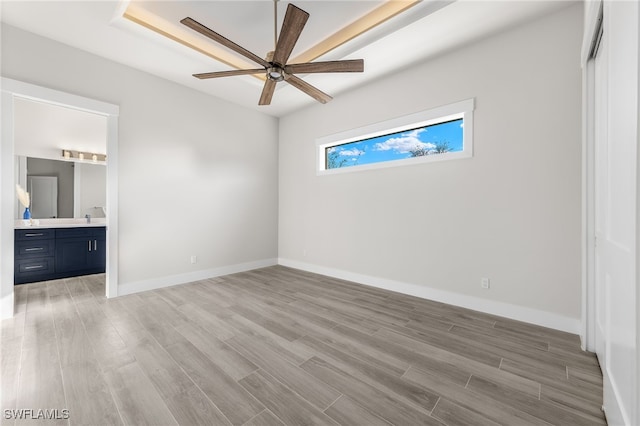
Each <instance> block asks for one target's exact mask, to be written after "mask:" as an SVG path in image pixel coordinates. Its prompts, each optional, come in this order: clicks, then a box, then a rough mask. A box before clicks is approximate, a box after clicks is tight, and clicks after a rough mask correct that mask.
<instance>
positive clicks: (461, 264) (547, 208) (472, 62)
mask: <svg viewBox="0 0 640 426" xmlns="http://www.w3.org/2000/svg"><path fill="white" fill-rule="evenodd" d="M581 33H582V5H581V4H577V5H574V6H571V7H568V8H566V9H563V10H561V11H560V12H558V13H556V14H553V15H551V16H547V17H544V18H542V19H540V20H538V21H535V22H533V23H530V24H527V25H524V26H521V27H519V28H516V29H512V30H510V31H508V32H505V33H502V34H499V35H496V36H493V37H491V38H489V39H486V40H483V41H479V42H478V43H476V44H473V45H470V46H467V47H465V48H463V49H461V50H458V51H456V52H453V53H450V54H448V55H445V56H441V57H439V58H436V59H434V60H432V61H429V62H426V63H423V64H419V65H417V66H415V67H412V68H410V69H408V70H406V71H404V72H399V73H396V74H394V75H393V76H389V77H387V78H384V79H381V80H379V81H377V82H375V83H373V84H371V85H367V86H366V87H363V88H361V89H358V90H354V91H352V92H350V93H346V94H342V95H340V96H337V97H336V99H335V100H334V101H332V102H331V103H330V104H327V105H324V106H313V107H310V108H308V109H305V110H302V111H300V112H298V113H296V114H292V115H289V116H287V117H285V118H283V119H281V121H280V215H279V256H280V259H281V262H282V263H284V264H287V265H291V266H297V267H301V268H305V269H308V270H314V271H318V272H323V273H327V274H330V275H335V276H340V277H344V278H350V279H355V280H358V281H361V282H364V283H368V284H373V285H378V286H382V287H387V288H391V289H395V290H398V291H405V292H409V293H412V294H416V295H421V296H425V297H431V298H435V299H439V300H444V301H447V302H453V303H458V304H461V305H465V306H469V307H473V308H475V309H478V310H484V311H490V312H494V313H498V314H501V315H506V316H511V317H514V318H520V319H523V320H528V321H532V322H536V323H539V324H543V325H548V326H551V327H556V328H559V329H564V330H569V331H572V332H576V333H577V332H578V330H579V318H580V294H581V293H580V291H581V289H580V217H581V216H580V215H581V210H580V208H581V207H580V206H581V205H580V193H581V192H580V191H581V171H580V166H581V164H580V160H581V145H580V138H581V133H580V129H581V128H580V112H581V104H580V102H581V70H580V41H581ZM468 98H475V100H476V110H475V115H474V121H475V128H474V151H475V152H474V157H473V158H472V159H468V160H458V161H446V162H436V163H429V164H423V165H416V166H407V167H395V168H388V169H379V170H373V171H362V172H358V173H343V174H339V175H330V176H316V173H315V152H314V148H315V145H314V143H315V140H316V138H319V137H322V136H326V135H330V134H333V133H337V132H341V131H345V130H348V129H352V128H356V127H361V126H365V125H368V124H371V123H375V122H378V121H384V120H387V119H390V118H393V117H397V116H401V115H406V114H410V113H414V112H417V111H420V110H424V109H429V108H433V107H437V106H441V105H446V104H449V103H452V102H456V101H460V100H463V99H468ZM481 277H489V278H490V279H491V289H490V290H483V289H481V288H480V278H481Z"/></svg>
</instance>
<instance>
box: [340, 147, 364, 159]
mask: <svg viewBox="0 0 640 426" xmlns="http://www.w3.org/2000/svg"><path fill="white" fill-rule="evenodd" d="M362 154H364V151H361V150H359V149H358V148H353V149H343V150H342V151H340V155H345V156H349V157H353V156H360V155H362Z"/></svg>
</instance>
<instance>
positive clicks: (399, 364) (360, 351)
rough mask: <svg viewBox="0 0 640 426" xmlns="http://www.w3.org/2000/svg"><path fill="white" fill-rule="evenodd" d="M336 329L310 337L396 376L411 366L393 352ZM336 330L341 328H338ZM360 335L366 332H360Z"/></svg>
mask: <svg viewBox="0 0 640 426" xmlns="http://www.w3.org/2000/svg"><path fill="white" fill-rule="evenodd" d="M336 329H338V328H337V327H336V328H334V329H333V330H328V331H326V330H325V331H323V332H322V333H318V332H316V333H313V335H312V337H314V338H316V339H318V340H320V341H322V342H324V343H327V344H329V345H331V346H334V347H336V348H338V349H341V350H343V351H345V352H348V353H350V354H352V355H354V356H355V357H357V358H360V359H362V360H363V361H366V362H369V363H371V364H373V365H376V366H378V367H380V368H383V369H385V370H387V371H389V372H391V373H393V374H396V375H398V376H401V375H402V374H403V373H404V372H405V371H407V369H408V368H409V367H410V366H411V363H410V362H408V361H407V360H405V359H402V358H401V357H398V356H396V355H395V354H391V353H389V352H387V351H382V350H379V348H377V347H374V346H373V345H370V344H367V343H368V342H366V341H361V340H359V339H354V338H353V337H352V336H349V335H345V334H344V333H341V332H336ZM338 330H342V329H341V328H340V329H338ZM352 330H353V329H352ZM354 331H355V330H354ZM362 335H367V334H366V333H362ZM367 336H368V335H367Z"/></svg>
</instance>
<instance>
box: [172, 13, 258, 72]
mask: <svg viewBox="0 0 640 426" xmlns="http://www.w3.org/2000/svg"><path fill="white" fill-rule="evenodd" d="M180 22H181V23H182V24H184V25H186V26H187V27H189V28H191V29H192V30H194V31H197V32H199V33H200V34H202V35H203V36H206V37H209V38H210V39H211V40H213V41H216V42H218V43H220V44H221V45H223V46H225V47H227V48H228V49H231V50H233V51H234V52H236V53H239V54H240V55H242V56H244V57H245V58H248V59H251V60H252V61H253V62H256V63H258V64H260V65H262V66H263V67H265V68H268V67H270V66H271V64H269V62H267V61H265V60H264V59H262V58H261V57H259V56H258V55H255V54H253V53H251V52H249V51H248V50H247V49H245V48H244V47H242V46H239V45H237V44H235V43H234V42H232V41H231V40H229V39H228V38H226V37H224V36H222V35H220V34H218V33H217V32H215V31H213V30H212V29H210V28H207V27H205V26H204V25H202V24H201V23H199V22H198V21H195V20H193V19H191V18H189V17H187V18H184V19H183V20H181V21H180Z"/></svg>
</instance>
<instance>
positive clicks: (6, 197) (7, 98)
mask: <svg viewBox="0 0 640 426" xmlns="http://www.w3.org/2000/svg"><path fill="white" fill-rule="evenodd" d="M0 87H1V88H2V94H1V96H2V98H1V107H0V115H1V118H2V131H1V133H0V199H2V206H1V207H0V298H1V299H0V318H1V319H5V318H11V317H13V314H14V291H13V287H14V283H13V274H14V232H13V231H14V225H15V222H14V221H15V218H14V211H15V207H14V206H15V203H16V196H15V161H14V99H15V98H22V99H28V100H32V101H38V102H44V103H48V104H52V105H58V106H62V107H67V108H72V109H76V110H80V111H85V112H90V113H93V114H99V115H102V116H105V117H106V119H107V158H108V161H107V166H106V167H107V206H106V208H107V265H106V285H105V295H106V297H109V298H111V297H116V296H117V295H118V117H119V107H118V106H117V105H113V104H109V103H106V102H102V101H98V100H95V99H90V98H85V97H83V96H78V95H73V94H70V93H66V92H61V91H58V90H53V89H49V88H47V87H42V86H37V85H34V84H30V83H25V82H22V81H18V80H13V79H10V78H5V77H2V79H1V85H0Z"/></svg>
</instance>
